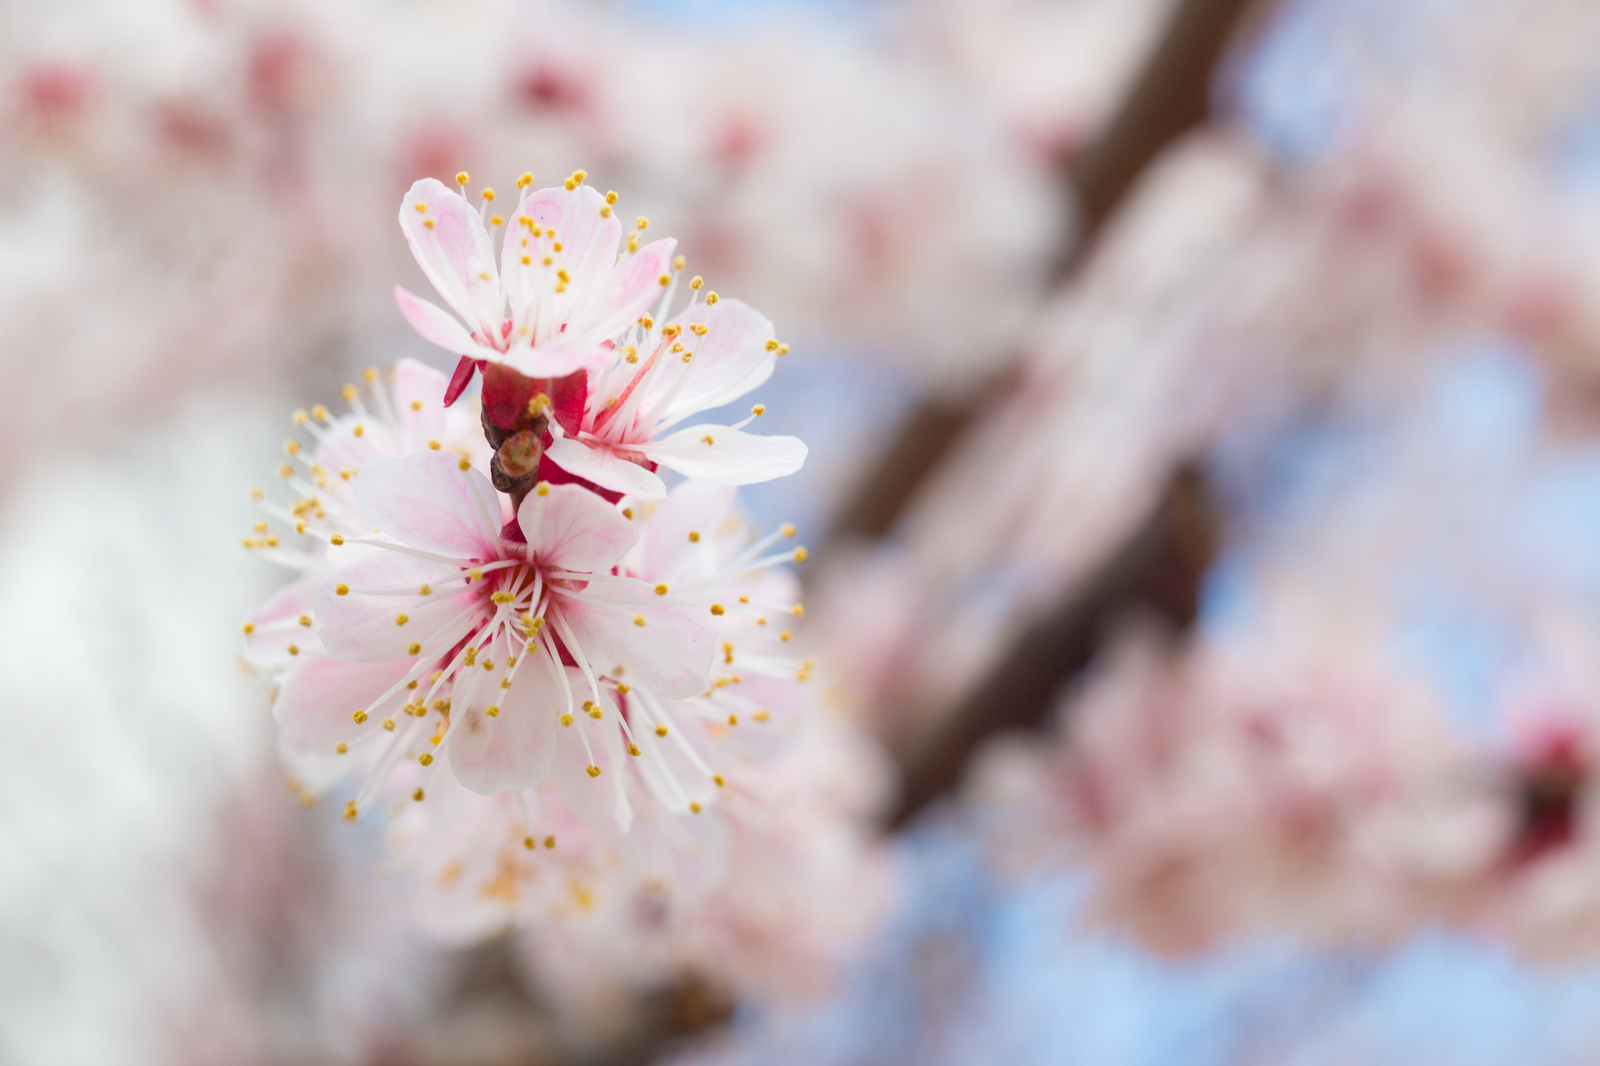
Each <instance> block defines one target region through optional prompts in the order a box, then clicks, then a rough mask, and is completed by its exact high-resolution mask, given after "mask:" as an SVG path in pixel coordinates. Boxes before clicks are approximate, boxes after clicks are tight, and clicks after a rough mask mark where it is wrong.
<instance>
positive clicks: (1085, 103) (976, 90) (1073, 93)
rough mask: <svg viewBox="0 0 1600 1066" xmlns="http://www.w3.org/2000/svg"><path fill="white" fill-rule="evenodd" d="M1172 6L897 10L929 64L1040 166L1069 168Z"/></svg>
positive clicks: (1051, 3)
mask: <svg viewBox="0 0 1600 1066" xmlns="http://www.w3.org/2000/svg"><path fill="white" fill-rule="evenodd" d="M1173 6H1174V5H1173V4H1172V3H1171V2H1170V0H1131V2H1130V0H1071V2H1061V0H1004V2H1000V3H995V2H984V0H936V2H934V3H908V4H904V5H901V6H900V7H899V8H898V9H896V14H897V15H898V17H899V19H900V22H901V27H900V28H901V32H902V33H903V34H904V35H905V38H906V40H907V45H908V47H910V48H912V49H915V50H916V52H917V53H918V54H926V55H929V56H932V57H933V58H935V59H936V60H937V61H939V62H940V63H941V65H943V66H944V67H946V68H947V69H949V70H950V71H951V73H952V74H953V75H954V76H955V77H956V78H958V79H959V80H960V82H961V83H962V84H963V85H965V86H966V87H967V88H968V91H969V92H971V93H972V94H973V95H975V96H976V97H977V98H978V99H979V100H981V101H982V102H983V104H984V105H985V109H986V110H990V111H993V112H995V113H998V114H999V115H1001V116H1002V118H1003V119H1004V121H1005V123H1006V125H1007V127H1008V131H1009V132H1010V134H1011V136H1012V137H1013V138H1015V139H1016V140H1017V141H1018V142H1019V143H1021V144H1023V145H1026V146H1027V147H1028V148H1029V149H1030V150H1031V151H1032V152H1034V153H1036V154H1037V155H1038V156H1039V157H1040V158H1042V159H1045V160H1049V161H1052V162H1064V161H1066V160H1069V159H1071V158H1073V157H1074V156H1076V155H1078V154H1079V153H1080V152H1082V151H1083V149H1084V148H1086V147H1087V146H1088V144H1089V142H1090V140H1091V139H1092V138H1093V136H1094V135H1095V134H1096V133H1098V132H1099V131H1100V129H1101V128H1102V127H1103V126H1104V124H1105V123H1106V122H1107V121H1108V120H1109V119H1110V118H1111V117H1112V111H1113V109H1114V108H1115V107H1116V106H1117V104H1118V103H1119V102H1120V101H1121V100H1122V98H1123V96H1124V94H1125V93H1126V92H1127V90H1128V87H1129V82H1130V81H1131V79H1132V76H1133V74H1134V72H1135V70H1136V69H1137V64H1138V63H1139V62H1140V61H1142V60H1143V59H1144V58H1145V56H1146V54H1147V53H1148V51H1149V50H1150V49H1151V48H1152V47H1153V46H1154V44H1155V37H1156V33H1157V32H1158V31H1159V30H1160V29H1161V27H1162V24H1163V22H1164V21H1165V19H1166V18H1167V16H1168V15H1169V13H1170V11H1171V9H1172V7H1173Z"/></svg>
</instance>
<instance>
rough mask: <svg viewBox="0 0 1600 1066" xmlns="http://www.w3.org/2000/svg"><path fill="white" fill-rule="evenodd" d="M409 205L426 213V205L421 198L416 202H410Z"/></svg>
mask: <svg viewBox="0 0 1600 1066" xmlns="http://www.w3.org/2000/svg"><path fill="white" fill-rule="evenodd" d="M411 206H412V207H415V208H416V209H417V211H418V212H419V213H420V214H424V215H425V214H427V213H428V205H427V204H425V203H423V202H422V201H421V200H418V201H417V202H416V203H414V204H412V205H411Z"/></svg>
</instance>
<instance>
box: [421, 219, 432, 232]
mask: <svg viewBox="0 0 1600 1066" xmlns="http://www.w3.org/2000/svg"><path fill="white" fill-rule="evenodd" d="M422 225H423V227H424V228H426V229H432V228H433V219H431V218H425V219H423V220H422Z"/></svg>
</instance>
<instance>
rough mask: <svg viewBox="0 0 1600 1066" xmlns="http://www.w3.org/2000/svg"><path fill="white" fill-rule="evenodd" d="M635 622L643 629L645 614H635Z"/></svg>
mask: <svg viewBox="0 0 1600 1066" xmlns="http://www.w3.org/2000/svg"><path fill="white" fill-rule="evenodd" d="M633 624H634V625H636V626H638V627H639V628H640V629H643V628H644V615H642V614H636V615H634V616H633Z"/></svg>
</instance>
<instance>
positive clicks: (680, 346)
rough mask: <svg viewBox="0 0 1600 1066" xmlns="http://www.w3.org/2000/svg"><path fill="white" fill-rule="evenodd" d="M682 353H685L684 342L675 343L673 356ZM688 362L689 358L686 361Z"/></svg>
mask: <svg viewBox="0 0 1600 1066" xmlns="http://www.w3.org/2000/svg"><path fill="white" fill-rule="evenodd" d="M681 351H683V342H682V341H674V342H673V344H672V354H673V355H677V354H678V353H679V352H681ZM688 361H689V360H688V359H687V358H685V359H684V362H686V363H687V362H688Z"/></svg>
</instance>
